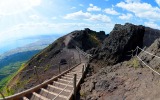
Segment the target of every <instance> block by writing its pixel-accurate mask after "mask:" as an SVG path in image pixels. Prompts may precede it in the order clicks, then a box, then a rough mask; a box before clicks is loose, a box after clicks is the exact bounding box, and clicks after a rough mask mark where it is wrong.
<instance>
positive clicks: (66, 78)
mask: <svg viewBox="0 0 160 100" xmlns="http://www.w3.org/2000/svg"><path fill="white" fill-rule="evenodd" d="M61 78H62V79H65V80H69V81H70V80H73V78H71V77H66V76H61ZM77 80H79V78H77Z"/></svg>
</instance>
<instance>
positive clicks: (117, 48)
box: [90, 23, 145, 64]
mask: <svg viewBox="0 0 160 100" xmlns="http://www.w3.org/2000/svg"><path fill="white" fill-rule="evenodd" d="M144 32H145V27H144V26H141V25H140V26H136V25H133V24H129V23H126V24H125V25H120V24H116V25H115V27H114V28H113V30H112V31H111V33H110V35H109V36H108V37H107V38H106V39H105V40H104V42H103V45H102V46H101V47H99V48H96V49H92V50H91V51H90V53H92V54H94V58H95V59H99V60H104V61H105V62H106V63H107V64H115V63H118V62H120V61H123V60H124V59H125V58H126V55H127V54H128V51H130V50H133V49H135V48H136V46H139V47H142V46H143V36H144Z"/></svg>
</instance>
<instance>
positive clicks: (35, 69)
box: [34, 66, 40, 83]
mask: <svg viewBox="0 0 160 100" xmlns="http://www.w3.org/2000/svg"><path fill="white" fill-rule="evenodd" d="M34 71H35V74H36V77H37V80H38V82H39V83H40V79H39V76H38V73H37V68H36V66H34Z"/></svg>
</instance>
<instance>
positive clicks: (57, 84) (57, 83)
mask: <svg viewBox="0 0 160 100" xmlns="http://www.w3.org/2000/svg"><path fill="white" fill-rule="evenodd" d="M86 66H87V65H86V63H81V64H79V65H78V66H76V67H75V68H73V69H71V70H68V71H67V72H65V73H63V74H61V75H60V76H59V77H56V79H54V80H53V81H52V82H49V83H47V82H46V84H45V85H43V86H42V87H41V88H39V89H36V91H32V92H31V91H30V92H29V91H28V93H27V92H26V93H24V92H23V93H22V94H19V97H18V96H14V95H13V96H11V97H8V98H6V100H72V98H73V94H74V85H73V84H74V81H73V78H74V74H76V87H75V89H77V87H78V86H79V84H80V81H81V79H82V78H83V75H84V72H85V70H86ZM43 84H44V83H43ZM33 90H34V89H33Z"/></svg>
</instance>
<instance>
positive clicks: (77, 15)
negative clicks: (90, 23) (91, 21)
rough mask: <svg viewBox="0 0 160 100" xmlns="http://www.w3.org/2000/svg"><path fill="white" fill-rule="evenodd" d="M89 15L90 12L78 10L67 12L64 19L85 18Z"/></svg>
mask: <svg viewBox="0 0 160 100" xmlns="http://www.w3.org/2000/svg"><path fill="white" fill-rule="evenodd" d="M89 17H91V14H90V13H88V12H86V13H84V12H82V11H78V12H75V13H70V14H67V15H66V16H64V19H87V18H89Z"/></svg>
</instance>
